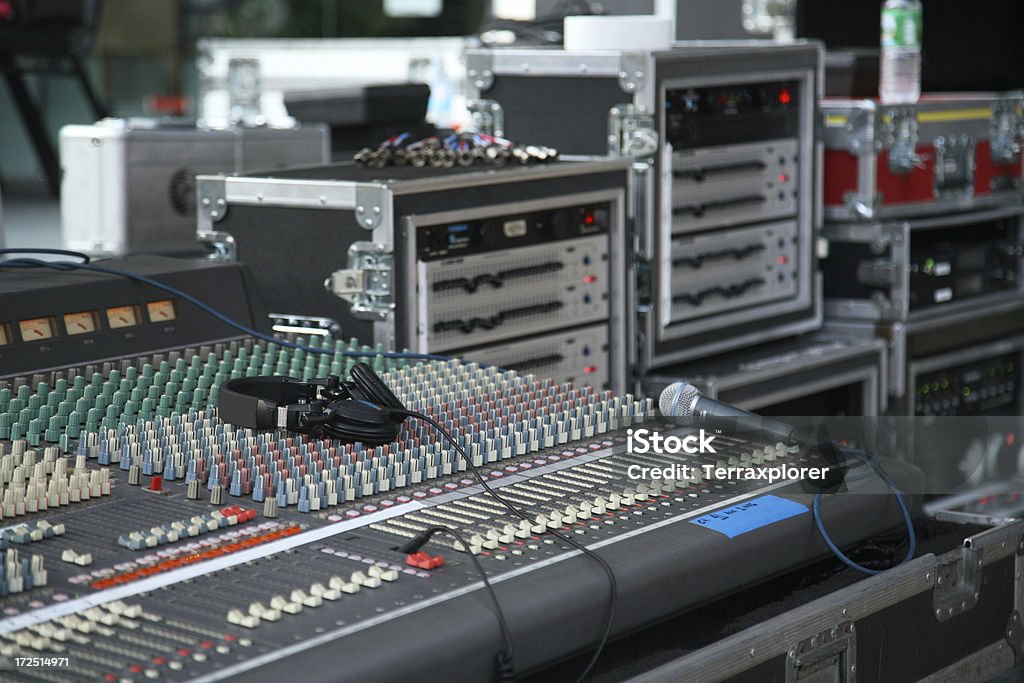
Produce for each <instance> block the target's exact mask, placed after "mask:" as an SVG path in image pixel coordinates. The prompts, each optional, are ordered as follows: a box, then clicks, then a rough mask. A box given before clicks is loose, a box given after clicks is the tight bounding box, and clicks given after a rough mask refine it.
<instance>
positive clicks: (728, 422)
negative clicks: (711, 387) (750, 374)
mask: <svg viewBox="0 0 1024 683" xmlns="http://www.w3.org/2000/svg"><path fill="white" fill-rule="evenodd" d="M659 408H660V409H661V413H662V414H663V415H665V416H666V417H674V418H678V419H679V420H680V422H681V423H682V424H684V425H692V426H694V427H709V428H712V429H718V430H722V431H734V432H747V433H755V434H759V435H762V436H766V437H770V438H773V439H775V440H776V441H781V442H783V443H787V444H788V443H791V441H792V439H793V437H794V432H795V431H796V428H795V427H793V426H792V425H788V424H786V423H784V422H779V421H778V420H773V419H772V418H770V417H763V416H761V415H755V414H754V413H751V412H748V411H746V410H743V409H741V408H737V407H735V406H731V405H728V404H727V403H722V402H720V401H716V400H715V399H713V398H708V397H707V396H704V395H703V394H701V393H700V391H698V390H697V388H696V387H694V386H693V385H692V384H687V383H686V382H675V383H674V384H670V385H669V386H667V387H665V390H664V391H662V392H661V399H660V401H659Z"/></svg>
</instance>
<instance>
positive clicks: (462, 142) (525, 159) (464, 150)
mask: <svg viewBox="0 0 1024 683" xmlns="http://www.w3.org/2000/svg"><path fill="white" fill-rule="evenodd" d="M408 139H409V133H402V134H401V135H396V136H394V137H391V138H388V139H387V140H385V141H384V142H382V143H380V145H378V146H377V148H376V149H373V148H370V147H364V148H363V149H361V150H359V152H357V153H356V155H355V156H354V157H353V159H354V160H355V161H356V162H357V163H360V164H362V165H364V166H369V167H370V168H383V167H384V166H389V165H391V166H404V165H406V164H408V165H410V166H415V167H417V168H422V167H423V166H427V165H430V166H433V167H435V168H453V167H455V166H456V165H458V166H472V165H474V164H477V163H483V164H491V165H492V166H504V165H505V164H507V163H508V162H509V161H517V162H519V163H520V164H522V165H524V166H525V165H526V164H529V163H534V162H547V161H554V160H555V159H557V158H558V150H556V149H554V148H553V147H545V146H543V145H517V144H516V143H514V142H512V141H511V140H506V139H505V138H500V137H495V136H493V135H485V134H483V133H474V132H465V133H452V134H451V135H448V136H446V137H438V136H436V135H435V136H431V137H427V138H423V139H422V140H416V141H413V142H406V141H407V140H408Z"/></svg>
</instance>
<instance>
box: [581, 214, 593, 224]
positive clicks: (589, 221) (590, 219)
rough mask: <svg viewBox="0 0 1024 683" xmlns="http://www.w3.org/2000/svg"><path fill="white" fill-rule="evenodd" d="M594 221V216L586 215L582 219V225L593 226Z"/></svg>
mask: <svg viewBox="0 0 1024 683" xmlns="http://www.w3.org/2000/svg"><path fill="white" fill-rule="evenodd" d="M595 220H596V219H595V218H594V214H592V213H588V214H587V215H586V216H584V217H583V223H584V225H593V224H594V221H595Z"/></svg>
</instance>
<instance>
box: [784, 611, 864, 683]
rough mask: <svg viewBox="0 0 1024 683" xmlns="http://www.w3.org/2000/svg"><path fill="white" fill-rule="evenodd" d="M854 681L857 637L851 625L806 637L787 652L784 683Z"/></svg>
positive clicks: (840, 682)
mask: <svg viewBox="0 0 1024 683" xmlns="http://www.w3.org/2000/svg"><path fill="white" fill-rule="evenodd" d="M856 680H857V635H856V628H855V627H854V625H853V622H849V621H846V622H843V623H841V624H836V625H835V626H833V627H832V628H829V629H825V630H824V631H821V632H820V633H818V634H816V635H813V636H811V637H810V638H805V639H804V640H801V641H800V642H799V643H797V644H796V645H794V646H793V647H791V648H790V649H789V653H788V655H787V656H786V683H810V682H812V681H835V682H836V683H854V681H856Z"/></svg>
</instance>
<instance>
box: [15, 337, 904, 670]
mask: <svg viewBox="0 0 1024 683" xmlns="http://www.w3.org/2000/svg"><path fill="white" fill-rule="evenodd" d="M308 343H309V344H310V345H312V346H319V347H321V348H324V349H326V350H330V349H331V348H332V346H331V345H332V344H333V349H334V351H335V353H334V354H333V355H332V354H330V353H327V354H316V353H311V352H304V351H298V350H291V349H289V348H286V347H285V346H283V345H278V344H272V343H265V342H260V341H255V340H253V339H249V338H243V339H236V340H233V341H229V342H221V343H216V344H209V345H205V346H196V347H191V348H181V349H178V350H175V351H168V352H164V353H161V354H157V355H147V356H144V357H136V358H124V359H121V360H117V361H109V362H103V363H97V364H94V365H89V366H80V367H73V368H65V369H61V370H48V371H46V372H41V373H37V374H34V375H25V376H20V377H13V378H8V379H6V380H0V485H2V488H3V491H2V495H0V513H2V519H3V521H2V525H3V531H2V535H0V553H2V554H3V562H2V563H0V606H2V615H0V659H2V662H3V666H4V667H5V670H2V673H0V678H4V679H5V680H6V679H7V677H14V678H19V679H22V678H23V679H24V680H48V681H78V680H97V681H125V680H130V681H141V680H150V679H158V680H221V679H235V680H251V679H252V677H253V676H257V675H258V676H260V677H261V678H265V679H271V678H272V677H276V676H282V675H288V676H295V675H296V674H298V675H300V676H301V677H302V680H330V681H338V680H364V681H365V680H374V681H384V680H399V679H407V678H408V677H410V676H417V677H419V678H424V677H425V678H426V679H427V680H491V679H492V678H493V677H494V675H495V670H494V655H495V653H496V652H497V651H498V648H499V646H500V644H501V639H500V634H499V631H498V626H497V622H496V619H495V615H494V612H493V608H492V606H491V603H489V602H487V600H486V597H485V595H484V593H483V591H482V584H481V581H480V576H479V574H478V573H477V572H476V570H475V569H474V567H473V565H472V563H470V562H469V561H468V556H467V555H466V554H465V553H464V552H461V551H464V550H467V549H466V548H463V547H461V545H460V544H459V543H458V542H455V541H452V540H451V539H449V538H445V537H443V536H440V535H439V536H437V537H435V538H434V539H433V540H432V541H431V542H430V543H429V544H428V545H426V546H425V547H424V548H422V549H421V551H420V552H418V553H415V554H412V555H405V554H402V553H400V552H399V551H398V547H399V546H400V545H401V544H403V543H405V542H406V541H408V540H409V539H410V538H412V537H414V536H416V535H417V534H418V533H419V532H420V531H422V530H424V529H426V528H429V527H433V526H445V527H450V528H453V529H456V530H458V532H459V533H460V534H461V536H462V538H463V539H465V541H466V543H467V544H468V545H469V548H468V550H469V551H470V552H471V553H474V554H475V556H476V557H477V558H478V559H479V560H480V562H481V563H482V565H483V567H484V570H485V571H486V572H487V574H488V575H489V576H490V577H491V579H492V581H493V582H494V583H495V590H496V592H497V596H498V599H499V600H500V602H501V604H502V607H503V611H504V612H505V614H506V616H507V618H508V621H509V625H510V629H511V632H512V638H513V642H514V645H515V658H514V662H513V664H514V666H515V669H516V670H517V671H519V672H523V671H526V670H528V669H535V668H537V667H539V666H542V665H544V664H545V663H548V662H551V661H553V660H555V659H557V658H560V657H564V656H567V655H570V654H572V653H574V652H578V651H583V650H585V649H587V648H591V647H593V646H594V645H595V644H596V642H597V640H598V637H599V635H600V628H601V623H602V619H603V615H604V614H605V610H606V609H607V606H608V598H609V584H608V582H607V578H606V576H605V575H604V574H603V573H602V571H601V569H600V567H598V566H597V565H596V564H595V563H594V562H593V561H592V560H590V559H588V558H586V557H583V556H581V555H580V553H579V551H578V550H574V549H572V548H570V547H569V546H567V545H566V544H564V543H563V542H562V541H561V540H559V539H558V538H556V537H554V536H552V535H551V534H549V533H547V532H548V531H550V530H554V529H558V530H561V532H562V533H563V534H568V535H571V536H572V537H573V538H576V539H577V540H578V541H579V542H580V543H583V544H585V545H586V546H588V547H589V548H591V549H593V550H596V551H597V552H599V553H600V554H601V555H602V557H604V558H605V559H606V560H607V561H608V563H609V564H610V565H611V567H612V568H613V570H614V572H615V577H616V579H617V584H618V585H617V591H618V611H617V613H616V617H615V621H614V633H622V632H625V631H627V630H630V629H634V628H637V627H638V626H641V625H644V624H648V623H651V622H653V621H655V620H657V619H660V618H663V617H665V616H667V615H669V614H672V613H675V612H678V611H680V610H683V609H686V608H688V607H692V606H694V605H697V604H700V603H704V602H707V601H709V600H712V599H714V598H715V597H717V596H720V595H722V594H724V593H727V592H730V591H734V590H736V589H738V588H740V587H742V586H746V585H751V584H753V583H756V582H758V581H761V580H764V579H765V578H767V577H769V576H772V575H774V574H777V573H779V572H782V571H786V570H789V569H791V568H793V567H796V566H798V565H800V564H803V563H805V562H807V561H810V560H812V559H814V558H816V557H822V556H824V555H825V554H826V553H827V551H826V550H825V547H824V545H823V544H822V543H821V541H820V539H819V538H818V536H817V532H816V531H815V530H814V527H813V523H812V521H811V515H810V513H809V512H808V511H807V509H806V506H807V505H808V503H809V498H810V496H809V495H808V494H806V493H804V492H803V491H802V490H801V488H800V487H799V485H797V484H794V483H786V482H777V483H775V484H772V485H768V484H766V483H764V482H742V481H733V482H717V481H705V480H702V479H701V478H700V477H699V476H696V474H697V473H695V476H693V477H692V478H690V479H679V480H657V481H654V480H650V479H647V480H637V479H632V478H630V477H629V476H628V474H627V468H628V467H629V465H631V464H641V465H643V466H645V467H652V466H653V467H659V466H666V465H674V464H680V463H684V464H685V463H690V464H718V465H724V464H729V465H736V464H740V465H749V466H751V467H754V468H758V467H764V466H768V465H771V464H775V465H778V464H786V463H792V464H794V465H813V464H814V463H815V462H816V461H817V460H818V458H817V457H816V456H813V455H808V454H807V453H803V452H799V451H798V450H796V451H794V450H793V449H785V448H783V447H781V446H778V447H777V446H776V445H775V444H770V443H769V444H765V443H759V442H756V441H748V440H739V439H730V438H728V437H726V436H724V435H720V436H719V437H718V440H717V441H716V442H715V445H716V447H717V453H716V454H714V455H711V454H708V455H694V456H689V455H658V454H650V455H643V456H640V455H628V454H627V453H626V438H625V430H626V429H628V428H630V427H631V426H632V427H636V426H637V425H638V424H641V423H648V425H650V423H652V422H654V421H656V418H655V416H654V411H653V406H652V404H651V402H650V401H649V400H648V401H640V400H634V399H633V398H631V397H629V396H625V397H619V396H614V395H612V394H611V393H610V392H601V391H600V390H596V389H592V388H583V389H577V388H574V387H573V386H571V385H568V384H565V385H559V384H556V383H554V382H552V381H551V380H540V379H536V378H534V377H532V376H529V375H522V374H517V373H515V372H509V371H501V370H498V369H496V368H483V367H481V366H478V365H475V364H463V363H461V362H458V361H452V362H443V363H442V362H431V363H423V364H418V365H409V364H408V363H407V362H405V361H401V360H395V359H385V358H383V357H380V356H378V357H376V358H375V359H374V360H372V361H371V362H372V364H373V365H374V368H375V370H377V371H379V372H380V373H382V375H383V377H384V378H385V379H386V381H387V382H388V383H389V384H390V385H391V386H392V387H393V388H394V390H395V393H396V394H397V395H398V396H399V397H400V398H401V399H402V401H403V402H404V403H405V405H406V406H407V407H409V408H410V409H413V410H418V411H421V412H424V413H426V414H428V415H431V416H432V417H434V418H435V419H437V420H438V421H439V422H441V423H442V424H444V425H445V426H446V427H447V428H448V429H449V430H451V431H453V432H455V433H456V434H457V438H459V439H460V441H461V443H462V444H463V445H464V447H465V449H466V451H467V452H468V454H469V456H470V457H471V458H472V459H473V461H474V464H475V465H476V467H478V468H480V470H481V471H482V473H483V475H484V476H485V477H486V478H487V479H488V480H489V481H490V482H491V486H493V487H495V488H496V489H498V490H499V491H500V492H501V494H502V495H504V497H505V498H506V499H508V500H509V501H511V502H513V503H514V504H515V505H516V506H518V507H519V508H520V509H521V510H522V511H524V512H526V513H527V516H528V520H526V521H523V520H520V519H518V518H515V517H510V516H509V515H508V513H507V512H505V511H504V510H503V509H502V508H501V507H500V505H498V504H497V503H496V502H495V500H493V499H492V498H491V497H489V496H488V495H486V493H485V492H484V491H483V490H482V488H481V487H480V485H479V484H478V483H477V482H476V480H475V479H474V478H473V477H472V476H471V474H470V472H469V471H468V469H467V464H466V463H465V462H464V461H462V460H461V459H460V458H459V457H458V456H457V455H455V454H454V453H453V452H452V451H451V449H450V448H448V447H447V446H446V445H445V442H444V441H443V440H442V439H441V438H440V437H439V436H437V435H436V434H434V433H432V432H431V431H429V430H427V429H426V428H425V427H424V426H422V425H420V424H419V423H417V422H415V421H414V420H409V421H407V422H406V424H405V429H404V431H403V432H402V434H401V435H400V437H399V439H398V441H396V442H395V443H392V444H389V445H385V446H380V447H376V448H371V447H364V446H362V445H360V444H354V445H353V444H349V445H341V444H337V443H334V442H332V441H330V440H326V439H323V440H322V439H316V438H311V437H308V436H297V435H289V434H285V433H257V432H254V431H251V430H247V429H240V428H235V427H233V426H232V425H228V424H224V423H222V422H220V421H219V420H218V419H217V417H216V406H217V390H218V387H219V386H221V385H222V384H223V383H224V382H226V381H227V380H228V379H231V378H235V377H242V376H255V375H264V374H282V375H290V376H292V377H297V378H302V379H310V378H313V377H319V376H325V375H328V374H332V373H333V374H338V375H342V376H345V375H347V371H348V369H349V367H350V366H351V364H352V363H353V362H354V360H353V359H352V358H351V357H344V356H342V355H341V352H342V351H345V350H354V346H352V345H349V346H346V345H345V344H344V343H342V342H340V341H339V342H336V341H333V340H331V339H329V338H320V337H314V338H312V339H309V340H308ZM655 426H657V425H656V424H655ZM662 426H663V427H664V428H665V429H678V428H673V427H670V426H667V425H662ZM819 464H820V463H819ZM909 472H910V470H906V471H901V472H895V473H894V476H896V477H897V479H898V481H899V483H900V485H901V486H904V487H905V488H906V487H909V485H910V482H909V480H908V479H907V476H909V475H908V473H909ZM698 473H699V472H698ZM858 485H861V486H872V487H874V488H873V489H872V490H873V491H875V492H879V493H882V492H884V491H885V488H884V485H880V484H879V486H874V484H872V483H871V482H870V481H867V480H865V481H861V482H860V483H859V484H858ZM778 499H783V500H786V499H788V500H790V501H797V502H799V504H800V505H801V506H804V509H803V514H797V515H795V516H793V517H790V518H787V519H781V520H780V521H774V522H773V523H767V522H766V521H765V520H763V519H762V520H761V521H762V522H763V524H762V525H761V526H760V528H755V529H753V530H752V531H748V532H746V533H742V534H740V535H733V536H730V535H729V534H727V533H724V532H722V531H716V530H714V526H715V525H714V524H713V523H710V527H711V528H707V527H708V525H709V520H713V518H712V517H709V513H712V512H713V511H714V510H719V512H724V513H727V514H726V516H729V514H728V513H731V512H735V511H737V510H745V509H746V510H749V509H756V508H757V506H758V505H767V504H768V502H769V501H775V500H778ZM755 516H756V514H755ZM824 516H825V519H826V521H827V523H828V524H829V527H830V531H831V533H832V535H833V537H834V538H835V539H836V540H837V542H839V543H841V544H848V543H851V542H854V541H856V540H858V539H861V538H864V537H866V536H868V535H870V534H872V533H874V532H877V531H879V530H881V529H886V528H890V527H893V526H895V525H897V524H899V520H900V516H899V511H898V509H897V507H896V505H895V503H894V499H893V498H892V497H891V496H889V495H885V496H859V495H849V496H847V495H837V496H834V497H831V499H830V500H829V501H828V505H827V509H826V510H825V515H824ZM694 522H697V523H694ZM755 526H757V525H755ZM439 626H440V627H439ZM18 658H25V659H18ZM31 658H43V659H42V660H39V661H43V662H44V663H45V662H49V664H50V666H49V668H26V667H24V666H22V667H21V668H17V669H16V670H15V668H14V664H15V663H16V662H18V661H22V662H28V661H36V660H33V659H31ZM64 658H66V659H64Z"/></svg>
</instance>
